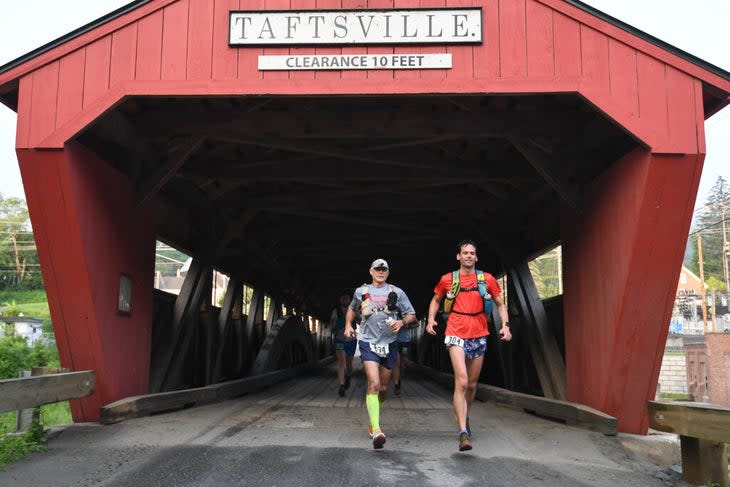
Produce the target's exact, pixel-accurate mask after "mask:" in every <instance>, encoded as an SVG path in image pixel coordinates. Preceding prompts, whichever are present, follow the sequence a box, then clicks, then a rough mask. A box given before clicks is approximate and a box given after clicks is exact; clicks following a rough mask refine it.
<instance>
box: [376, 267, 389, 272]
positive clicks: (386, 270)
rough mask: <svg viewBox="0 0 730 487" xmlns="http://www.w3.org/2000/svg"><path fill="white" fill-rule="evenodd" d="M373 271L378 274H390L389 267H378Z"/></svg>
mask: <svg viewBox="0 0 730 487" xmlns="http://www.w3.org/2000/svg"><path fill="white" fill-rule="evenodd" d="M373 270H374V271H376V272H388V268H387V267H376V268H375V269H373Z"/></svg>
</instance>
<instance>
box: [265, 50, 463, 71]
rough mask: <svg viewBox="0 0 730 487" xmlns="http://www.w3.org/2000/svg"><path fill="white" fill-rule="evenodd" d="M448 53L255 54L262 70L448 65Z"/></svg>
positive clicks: (417, 67) (449, 64)
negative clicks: (257, 55)
mask: <svg viewBox="0 0 730 487" xmlns="http://www.w3.org/2000/svg"><path fill="white" fill-rule="evenodd" d="M449 68H451V54H329V55H326V54H318V55H314V54H311V55H301V56H259V69H260V70H262V71H297V70H300V71H301V70H326V69H338V70H340V69H449Z"/></svg>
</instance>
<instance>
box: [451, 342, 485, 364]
mask: <svg viewBox="0 0 730 487" xmlns="http://www.w3.org/2000/svg"><path fill="white" fill-rule="evenodd" d="M455 346H457V345H448V347H455ZM448 347H447V348H448ZM485 353H487V337H477V338H464V354H465V355H466V358H468V359H475V358H477V357H481V356H482V355H484V354H485Z"/></svg>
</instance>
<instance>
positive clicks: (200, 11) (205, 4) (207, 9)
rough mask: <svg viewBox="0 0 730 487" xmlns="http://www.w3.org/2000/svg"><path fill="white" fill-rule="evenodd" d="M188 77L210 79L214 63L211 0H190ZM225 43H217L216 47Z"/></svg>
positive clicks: (222, 47) (212, 7)
mask: <svg viewBox="0 0 730 487" xmlns="http://www.w3.org/2000/svg"><path fill="white" fill-rule="evenodd" d="M189 2H190V7H189V9H190V11H189V15H188V49H187V51H188V52H187V56H188V58H187V62H186V64H187V74H186V76H187V79H189V80H208V79H210V77H211V66H212V63H213V13H214V9H215V3H214V2H211V1H210V0H189ZM224 46H225V44H222V43H221V44H219V43H216V49H224Z"/></svg>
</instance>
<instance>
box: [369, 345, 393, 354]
mask: <svg viewBox="0 0 730 487" xmlns="http://www.w3.org/2000/svg"><path fill="white" fill-rule="evenodd" d="M370 350H371V351H372V352H373V353H374V354H375V355H377V356H378V357H387V356H388V350H389V349H388V344H387V343H384V344H382V345H376V344H374V343H371V344H370Z"/></svg>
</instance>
